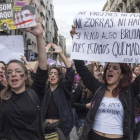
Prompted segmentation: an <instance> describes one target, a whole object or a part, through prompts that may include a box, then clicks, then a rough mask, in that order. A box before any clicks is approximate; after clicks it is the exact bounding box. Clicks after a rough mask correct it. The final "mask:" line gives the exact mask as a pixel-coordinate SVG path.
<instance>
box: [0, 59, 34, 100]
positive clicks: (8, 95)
mask: <svg viewBox="0 0 140 140" xmlns="http://www.w3.org/2000/svg"><path fill="white" fill-rule="evenodd" d="M11 63H17V64H19V65H20V66H21V67H22V68H23V70H24V72H25V75H28V70H27V68H26V67H25V65H24V64H23V63H22V62H21V61H19V60H11V61H10V62H9V63H8V64H7V66H6V70H5V71H7V67H8V65H9V64H11ZM31 84H32V80H31V79H30V78H28V76H27V79H26V80H25V86H26V87H29V86H30V85H31ZM11 96H12V92H11V87H10V85H7V87H6V88H4V89H3V90H2V91H1V93H0V97H1V99H3V100H8V99H10V98H11Z"/></svg>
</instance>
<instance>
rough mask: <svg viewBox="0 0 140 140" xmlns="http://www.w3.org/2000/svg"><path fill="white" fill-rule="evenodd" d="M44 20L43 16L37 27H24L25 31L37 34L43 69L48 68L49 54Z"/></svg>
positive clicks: (40, 66) (41, 67) (40, 64)
mask: <svg viewBox="0 0 140 140" xmlns="http://www.w3.org/2000/svg"><path fill="white" fill-rule="evenodd" d="M42 21H43V18H42V19H41V21H40V22H39V23H37V26H36V27H32V29H31V30H29V29H24V31H27V32H30V33H31V34H33V35H34V36H36V40H37V49H38V63H39V68H40V69H42V70H47V56H46V49H45V41H44V39H43V28H42Z"/></svg>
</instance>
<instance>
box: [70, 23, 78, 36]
mask: <svg viewBox="0 0 140 140" xmlns="http://www.w3.org/2000/svg"><path fill="white" fill-rule="evenodd" d="M75 34H77V33H76V31H75V26H74V25H72V29H71V31H70V35H71V37H72V38H73V36H74V35H75Z"/></svg>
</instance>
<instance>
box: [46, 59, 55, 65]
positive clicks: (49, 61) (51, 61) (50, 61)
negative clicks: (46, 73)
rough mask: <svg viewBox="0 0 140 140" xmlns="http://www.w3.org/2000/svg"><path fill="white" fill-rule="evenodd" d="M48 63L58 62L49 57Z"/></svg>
mask: <svg viewBox="0 0 140 140" xmlns="http://www.w3.org/2000/svg"><path fill="white" fill-rule="evenodd" d="M47 63H48V64H56V61H55V60H53V59H51V58H48V59H47Z"/></svg>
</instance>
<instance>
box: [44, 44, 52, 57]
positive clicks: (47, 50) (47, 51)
mask: <svg viewBox="0 0 140 140" xmlns="http://www.w3.org/2000/svg"><path fill="white" fill-rule="evenodd" d="M51 46H52V43H49V44H47V46H46V47H45V48H46V53H47V54H48V53H52V52H51V51H49V49H50V47H51Z"/></svg>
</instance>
